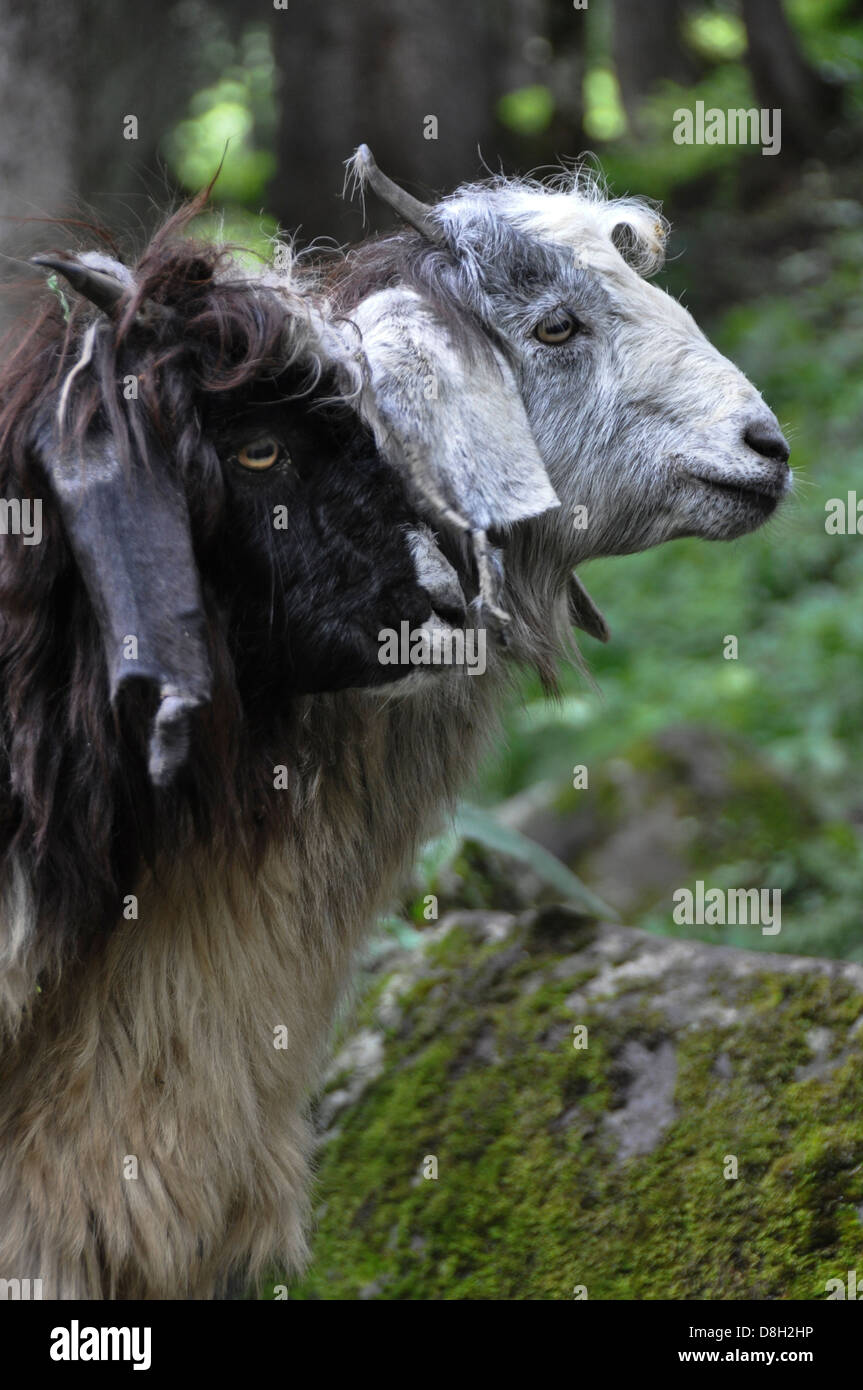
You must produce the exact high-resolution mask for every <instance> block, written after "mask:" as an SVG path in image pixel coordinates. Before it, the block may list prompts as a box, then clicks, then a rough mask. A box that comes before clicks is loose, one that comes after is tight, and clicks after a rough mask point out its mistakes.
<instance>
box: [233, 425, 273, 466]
mask: <svg viewBox="0 0 863 1390" xmlns="http://www.w3.org/2000/svg"><path fill="white" fill-rule="evenodd" d="M278 457H279V441H278V440H277V439H273V437H272V435H269V434H267V435H264V437H263V438H262V439H255V440H253V441H252V443H251V444H246V445H245V447H244V448H242V449H240V450H239V451H238V453H237V462H238V463H241V464H242V465H243V467H244V468H257V469H258V470H259V471H260V470H262V469H264V468H272V466H273V464H274V463H275V462H276V459H277V458H278Z"/></svg>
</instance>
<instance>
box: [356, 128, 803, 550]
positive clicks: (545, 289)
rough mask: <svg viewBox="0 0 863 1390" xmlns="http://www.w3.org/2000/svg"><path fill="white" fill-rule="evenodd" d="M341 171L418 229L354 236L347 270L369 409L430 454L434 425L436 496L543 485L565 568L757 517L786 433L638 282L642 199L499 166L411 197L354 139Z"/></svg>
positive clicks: (479, 508)
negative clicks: (451, 189)
mask: <svg viewBox="0 0 863 1390" xmlns="http://www.w3.org/2000/svg"><path fill="white" fill-rule="evenodd" d="M354 169H355V172H356V173H357V174H358V175H359V177H360V178H361V179H363V180H365V181H367V182H368V183H369V184H370V186H371V187H372V188H373V189H374V190H375V191H376V192H377V193H378V194H379V195H380V196H381V197H383V198H385V199H386V200H387V201H388V202H389V203H390V204H391V205H392V206H393V207H394V208H395V210H396V211H397V212H398V213H399V214H400V215H401V216H402V217H403V218H405V219H406V220H407V221H408V222H409V223H410V224H411V225H412V227H413V228H414V229H415V231H408V232H404V233H402V234H401V235H400V236H396V237H392V238H389V239H388V240H385V241H378V242H372V243H370V244H369V245H368V247H367V248H366V249H365V250H364V251H363V252H361V253H360V256H359V257H358V259H357V260H356V262H355V264H354V265H353V267H351V268H349V274H348V276H347V277H346V284H347V287H348V288H347V296H346V300H345V303H346V305H347V304H350V306H351V308H352V309H353V311H354V313H355V316H356V318H357V321H358V323H359V325H360V327H361V328H362V330H363V334H364V338H365V340H366V342H367V343H368V349H367V351H368V355H369V359H370V363H371V366H372V375H373V379H374V383H375V398H376V399H375V403H374V405H375V407H376V408H377V409H378V412H379V414H380V413H381V402H383V406H384V411H383V413H384V414H385V415H386V417H387V418H386V419H385V421H384V424H385V426H386V427H387V429H388V431H389V434H390V438H391V443H390V449H391V451H393V444H392V437H393V436H395V439H396V444H398V443H399V442H400V441H399V431H400V430H402V431H403V432H404V435H405V436H406V437H407V438H408V439H409V440H417V439H419V438H424V439H425V440H426V441H427V442H428V443H430V442H431V441H432V440H435V441H436V443H435V444H434V446H433V452H436V453H437V454H438V456H439V451H440V448H441V445H440V442H439V441H440V439H441V437H442V436H447V437H448V439H449V441H450V443H449V444H448V445H447V446H445V447H447V448H448V449H449V453H450V455H451V456H452V460H453V461H452V462H450V461H445V462H444V465H443V468H444V471H445V473H446V474H447V475H448V481H447V482H444V481H443V480H441V479H440V478H439V479H438V480H437V490H438V491H439V492H440V491H443V492H446V491H448V492H449V500H450V502H451V504H452V503H453V502H454V503H456V504H458V503H461V504H462V508H463V510H467V511H468V512H469V513H470V514H471V515H472V516H473V517H474V518H475V519H476V524H477V525H479V526H488V525H496V526H501V525H508V524H510V523H512V522H514V521H518V520H520V519H524V518H529V517H530V516H532V515H535V514H537V513H540V512H544V511H546V510H547V509H548V508H549V506H553V505H554V498H553V497H550V495H549V491H550V488H549V485H550V486H551V488H553V489H554V492H555V493H556V494H557V498H558V499H559V500H560V502H561V504H562V505H561V507H560V508H559V509H558V510H557V511H556V512H550V513H549V515H548V516H547V517H545V518H544V519H543V522H542V524H541V525H542V531H543V535H544V536H545V537H546V539H547V541H548V543H549V544H551V545H552V546H554V547H555V548H556V549H557V552H558V557H559V560H560V563H561V565H562V566H570V565H572V564H575V563H577V562H578V561H580V560H584V559H586V558H589V557H590V556H594V555H606V554H622V553H627V552H630V551H635V550H641V549H645V548H646V547H648V546H652V545H656V544H658V543H659V542H661V541H665V540H670V539H672V538H674V537H678V536H687V535H694V536H702V537H705V538H708V539H730V538H732V537H735V536H739V535H742V534H743V533H744V532H746V531H750V530H752V529H754V528H755V527H757V526H758V525H760V524H761V523H762V522H763V521H765V520H766V519H767V518H768V517H769V516H770V515H771V513H772V512H773V511H774V509H775V508H776V506H777V504H778V502H779V501H780V499H781V498H782V496H783V495H784V494H785V493H786V492H787V490H788V488H789V487H790V472H789V469H788V466H787V459H788V452H789V451H788V446H787V444H786V442H785V440H784V438H783V436H782V433H781V431H780V428H779V425H778V423H777V421H776V419H775V417H774V416H773V414H772V413H771V411H770V410H769V409H768V408H767V406H766V405H765V404H764V401H763V400H762V398H761V396H760V395H759V393H758V392H757V391H756V390H755V388H754V387H753V386H752V385H751V384H750V382H749V381H747V379H746V378H745V377H744V376H743V374H742V373H741V372H740V371H738V369H737V368H736V367H735V366H734V365H733V364H732V363H731V362H729V361H728V360H727V359H726V358H725V357H723V356H722V355H721V354H720V353H719V352H718V351H717V350H716V349H715V348H713V347H712V346H711V344H710V343H709V342H708V341H707V339H706V338H705V337H704V335H703V334H702V333H701V331H700V330H699V328H698V327H697V325H696V324H695V322H694V320H693V319H692V317H691V316H690V314H689V313H688V312H687V311H686V310H685V309H684V308H682V307H681V305H680V304H679V303H678V302H677V301H676V300H674V299H672V298H671V297H670V296H669V295H668V294H666V293H664V292H663V291H661V290H659V289H657V288H656V287H655V286H652V285H650V284H648V283H647V282H646V280H645V279H644V276H645V274H648V273H650V272H652V271H654V270H656V269H657V268H658V267H659V266H660V265H661V263H662V258H663V251H664V241H665V232H666V228H665V224H664V223H663V221H662V219H661V218H660V217H659V216H658V215H657V214H656V213H655V212H654V211H653V210H651V208H650V207H649V206H648V205H646V204H645V203H643V202H640V201H638V200H633V199H624V200H618V201H614V200H607V199H606V198H605V197H604V196H603V195H602V193H601V192H600V191H599V189H598V188H597V186H596V183H595V182H591V181H590V180H588V179H586V178H584V177H578V176H570V175H567V176H565V177H563V176H562V177H560V178H558V179H557V180H556V181H555V182H553V183H551V184H550V185H544V184H542V183H538V182H535V181H532V180H507V179H504V178H495V179H491V180H489V181H488V182H486V183H480V184H472V185H467V186H464V187H462V188H460V189H458V190H457V191H456V192H455V193H453V194H452V195H451V196H449V197H447V198H444V199H443V200H442V201H441V202H439V203H437V204H435V205H433V206H426V205H425V204H422V203H419V202H417V201H416V200H415V199H413V198H411V197H410V196H409V195H407V194H405V193H404V192H403V190H401V189H398V188H397V187H396V186H395V185H393V184H392V183H391V182H390V180H388V179H387V178H386V177H385V176H384V175H383V174H382V173H381V171H380V170H379V169H378V168H377V166H376V165H375V163H374V161H373V159H372V157H371V154H370V152H369V151H368V149H367V147H365V146H361V147H360V149H359V151H358V152H357V155H356V156H355V158H354ZM415 232H418V233H419V235H418V236H417V235H415ZM387 266H388V267H389V273H390V278H389V281H387V280H386V279H382V278H381V271H382V270H384V268H385V267H387ZM394 281H395V282H397V283H398V286H399V287H398V288H394V289H387V290H384V291H383V292H378V293H377V294H373V295H370V294H369V290H373V289H374V288H375V286H376V285H381V284H387V283H389V284H393V283H394ZM351 301H353V302H351ZM483 347H485V352H484V353H483ZM513 378H514V381H515V383H516V386H517V391H516V392H515V393H513V392H512V391H511V384H512V382H513ZM411 379H413V382H414V385H413V386H412V387H411V386H410V385H409V383H410V381H411ZM429 379H434V381H435V387H434V390H432V391H429V389H428V387H427V384H426V383H427V381H428V380H429ZM513 395H515V399H513ZM519 397H520V399H519ZM478 401H480V402H482V403H483V405H482V407H481V408H480V407H478V405H477V402H478ZM368 414H369V418H371V419H373V418H374V408H369V410H368ZM467 458H470V459H471V462H466V459H467ZM408 471H410V470H408ZM576 508H581V509H584V510H583V511H578V512H576V511H575V509H576ZM574 521H575V524H574Z"/></svg>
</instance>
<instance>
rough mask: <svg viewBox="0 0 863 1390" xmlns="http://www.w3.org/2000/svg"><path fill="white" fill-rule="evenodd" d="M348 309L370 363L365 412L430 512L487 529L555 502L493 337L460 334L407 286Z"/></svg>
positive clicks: (515, 388) (439, 517)
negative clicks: (472, 337)
mask: <svg viewBox="0 0 863 1390" xmlns="http://www.w3.org/2000/svg"><path fill="white" fill-rule="evenodd" d="M353 318H354V321H355V322H356V323H357V325H358V326H359V328H360V330H361V332H362V341H363V350H364V354H365V358H366V361H367V362H368V369H369V373H368V376H369V379H368V384H367V387H366V390H365V392H364V395H363V402H362V406H363V409H364V412H365V414H366V416H367V418H368V420H369V422H370V423H371V425H372V427H373V428H374V430H375V433H376V435H377V437H378V444H379V446H380V447H381V449H382V451H383V452H384V454H385V455H386V456H387V457H389V459H390V461H391V462H392V463H393V465H394V466H395V467H396V468H398V469H399V472H400V473H401V474H402V476H403V477H404V479H405V481H406V482H407V483H408V485H409V487H411V488H412V491H413V492H414V494H415V500H416V501H419V502H422V500H423V499H424V500H425V501H426V502H430V503H431V510H432V512H433V513H436V517H435V519H437V520H444V521H450V522H451V523H453V524H455V525H458V520H457V518H461V519H462V520H463V521H464V522H466V523H467V526H466V527H462V529H470V530H474V531H487V530H489V529H491V528H494V527H504V528H505V527H507V526H509V525H512V524H513V523H514V522H517V521H523V520H525V519H526V518H528V517H532V516H538V515H539V514H540V513H541V512H545V511H548V509H549V508H550V507H557V506H559V505H560V503H559V501H558V498H557V495H556V494H555V491H554V488H553V487H552V485H551V482H550V480H549V477H548V474H547V472H546V469H545V464H544V463H543V461H542V458H541V457H540V454H539V451H538V449H537V447H536V443H535V441H534V438H533V435H532V433H531V429H530V425H529V424H528V420H527V415H526V414H525V410H524V406H523V405H522V401H521V396H520V394H519V390H518V386H517V384H516V381H515V378H514V376H513V374H512V371H511V369H510V367H509V366H508V364H507V362H506V361H505V359H504V357H503V355H502V354H501V353H500V352H498V351H497V350H496V349H495V348H493V347H492V345H491V343H490V342H488V341H487V340H486V341H479V340H478V341H477V343H476V344H475V345H474V347H473V350H471V347H469V346H468V342H467V338H466V339H465V343H464V344H461V343H460V342H459V341H458V338H457V336H454V335H452V334H450V333H449V331H448V330H447V328H446V326H445V325H444V324H443V323H442V322H441V321H440V320H439V319H438V318H436V317H435V316H434V315H433V313H432V311H431V309H430V307H429V305H428V304H427V303H426V301H424V300H423V299H422V298H421V297H420V296H419V295H418V294H416V293H415V292H414V291H412V290H404V289H392V290H382V291H380V292H378V293H377V294H373V295H371V296H370V297H369V298H368V299H366V300H364V301H363V302H362V303H361V304H360V305H359V307H358V309H357V310H356V311H355V312H354V314H353Z"/></svg>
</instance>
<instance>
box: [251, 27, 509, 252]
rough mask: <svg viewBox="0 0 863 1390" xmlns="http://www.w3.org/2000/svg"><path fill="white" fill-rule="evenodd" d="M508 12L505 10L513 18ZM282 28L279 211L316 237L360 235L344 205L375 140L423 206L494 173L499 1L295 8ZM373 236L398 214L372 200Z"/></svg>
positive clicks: (275, 190)
mask: <svg viewBox="0 0 863 1390" xmlns="http://www.w3.org/2000/svg"><path fill="white" fill-rule="evenodd" d="M504 13H505V12H504ZM276 21H277V22H276V23H274V24H273V25H272V27H271V32H272V34H273V43H274V50H275V56H276V64H277V67H278V70H279V73H280V77H281V91H280V98H281V107H282V114H281V121H280V127H279V130H280V133H279V139H278V149H277V165H278V172H277V175H276V178H275V180H274V183H273V187H272V190H271V193H270V199H269V202H270V205H271V206H272V208H273V210H274V211H275V213H276V215H277V216H278V217H279V219H280V221H281V222H282V224H283V225H284V226H286V227H288V228H294V227H296V226H297V224H299V223H302V225H303V235H304V237H306V238H311V237H314V236H320V235H322V234H325V235H328V236H333V237H335V238H336V239H337V240H340V241H341V240H352V239H354V238H356V237H357V236H358V235H360V234H361V231H362V222H361V217H360V212H359V207H358V205H357V204H354V205H353V206H351V205H350V204H349V203H345V202H343V200H342V197H341V194H342V187H343V165H344V161H345V159H346V158H347V157H348V156H349V155H350V154H351V153H352V152H353V150H354V149H355V148H356V146H357V145H358V144H360V143H361V142H366V143H367V144H368V145H370V146H371V148H372V150H373V151H374V154H375V157H376V159H377V160H378V162H379V163H380V165H381V168H382V169H384V170H385V171H386V172H387V173H388V174H389V175H390V177H391V178H394V179H396V180H398V181H399V182H400V183H403V184H404V185H405V186H407V187H408V188H409V189H410V191H411V192H412V193H414V194H416V195H418V196H419V197H428V196H429V194H430V192H431V191H435V192H437V191H441V190H446V189H449V188H452V187H453V186H454V185H455V184H457V183H459V182H462V181H463V180H465V179H467V178H473V177H476V176H477V175H478V174H479V173H481V163H480V153H479V152H480V150H481V152H482V157H483V158H484V159H485V160H486V161H487V162H488V163H489V164H490V165H492V167H494V164H495V162H496V160H497V158H498V154H499V153H500V149H501V145H502V140H501V135H500V132H499V130H498V128H497V125H496V121H495V117H494V106H495V100H496V98H497V96H498V94H499V86H500V83H499V79H498V76H497V74H498V73H499V71H500V68H501V55H502V52H503V51H504V49H505V45H506V42H507V38H506V34H505V32H502V30H503V27H504V26H503V24H502V23H501V20H500V11H499V10H497V7H496V6H495V5H494V4H492V3H486V2H483V3H474V4H471V5H464V3H463V0H367V3H364V4H362V5H356V4H351V5H347V4H336V5H306V6H299V5H298V6H296V7H295V6H293V5H292V6H291V7H290V8H289V9H288V10H286V11H281V12H278V13H277V14H276ZM366 216H367V220H368V223H369V224H370V225H371V226H372V227H381V228H385V227H390V226H392V214H391V213H390V212H388V211H387V210H386V209H382V208H380V207H378V206H377V205H376V203H375V200H374V199H373V198H369V199H368V200H367V207H366Z"/></svg>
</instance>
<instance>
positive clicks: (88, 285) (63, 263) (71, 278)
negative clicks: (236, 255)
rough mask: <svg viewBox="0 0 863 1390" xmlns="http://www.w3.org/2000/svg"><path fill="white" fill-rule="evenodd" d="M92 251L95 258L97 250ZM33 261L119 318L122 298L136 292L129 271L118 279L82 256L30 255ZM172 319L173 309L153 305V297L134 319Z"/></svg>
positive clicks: (152, 321) (145, 322)
mask: <svg viewBox="0 0 863 1390" xmlns="http://www.w3.org/2000/svg"><path fill="white" fill-rule="evenodd" d="M89 254H91V253H89V252H85V253H84V255H85V256H87V255H89ZM92 254H93V255H94V259H95V255H96V253H92ZM30 264H31V265H38V266H43V267H44V268H45V269H46V270H53V271H54V272H55V273H56V274H58V275H62V276H63V278H64V279H65V280H68V282H69V284H70V285H71V286H72V289H73V290H75V291H77V293H78V294H80V295H83V296H84V298H85V299H89V301H90V303H91V304H95V305H96V308H97V309H101V310H102V312H103V313H105V314H107V315H108V317H109V318H118V317H119V314H120V310H121V304H122V301H123V300H124V299H126V298H128V296H129V295H131V294H134V292H135V284H134V281H133V279H132V276H131V273H130V272H129V271H125V274H126V275H127V277H128V280H127V281H126V280H119V279H118V278H117V276H116V275H111V274H110V273H109V272H108V271H107V270H100V269H99V267H98V266H95V265H88V264H87V263H86V261H85V259H84V258H83V257H82V259H81V260H64V259H63V258H62V257H60V256H31V257H30ZM173 319H174V311H173V310H172V309H171V308H169V306H168V305H167V304H154V303H153V301H152V300H150V299H148V300H145V301H144V303H143V304H142V305H141V307H140V308H139V310H138V312H137V314H136V315H135V322H136V323H138V324H140V325H141V326H142V327H146V326H148V325H152V324H156V323H171V322H172V321H173Z"/></svg>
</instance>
